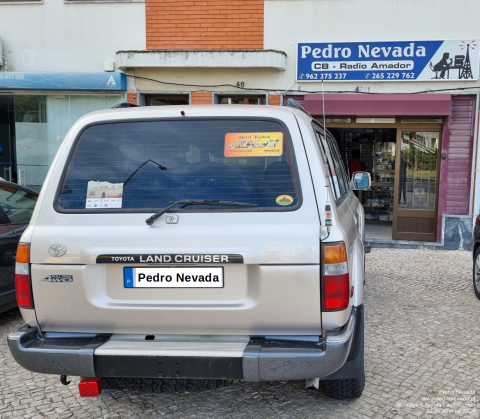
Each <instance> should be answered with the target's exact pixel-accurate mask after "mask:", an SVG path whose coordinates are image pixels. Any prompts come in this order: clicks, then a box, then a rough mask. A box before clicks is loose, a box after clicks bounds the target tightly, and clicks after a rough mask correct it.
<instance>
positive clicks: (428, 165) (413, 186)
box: [398, 131, 440, 211]
mask: <svg viewBox="0 0 480 419" xmlns="http://www.w3.org/2000/svg"><path fill="white" fill-rule="evenodd" d="M439 145H440V132H419V131H417V132H415V131H402V142H401V151H400V166H399V170H400V182H399V184H400V190H399V193H398V208H400V209H409V210H424V211H432V210H435V207H436V202H437V199H436V198H437V183H438V170H437V169H438V167H437V165H438V153H439Z"/></svg>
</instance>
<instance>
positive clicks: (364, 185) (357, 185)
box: [351, 172, 372, 191]
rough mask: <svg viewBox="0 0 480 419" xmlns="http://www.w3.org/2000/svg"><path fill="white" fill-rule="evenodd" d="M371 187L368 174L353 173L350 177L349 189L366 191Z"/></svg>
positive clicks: (370, 179)
mask: <svg viewBox="0 0 480 419" xmlns="http://www.w3.org/2000/svg"><path fill="white" fill-rule="evenodd" d="M370 186H372V178H371V177H370V173H368V172H354V173H353V176H352V185H351V189H353V190H356V191H358V190H360V189H368V188H370Z"/></svg>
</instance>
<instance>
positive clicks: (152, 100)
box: [145, 95, 190, 106]
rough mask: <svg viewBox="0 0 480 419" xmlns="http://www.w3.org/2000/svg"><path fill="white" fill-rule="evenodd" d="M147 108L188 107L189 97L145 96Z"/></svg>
mask: <svg viewBox="0 0 480 419" xmlns="http://www.w3.org/2000/svg"><path fill="white" fill-rule="evenodd" d="M145 104H146V105H147V106H168V105H189V104H190V97H189V95H146V96H145Z"/></svg>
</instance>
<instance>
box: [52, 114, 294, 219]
mask: <svg viewBox="0 0 480 419" xmlns="http://www.w3.org/2000/svg"><path fill="white" fill-rule="evenodd" d="M184 199H187V200H190V199H195V200H197V199H209V200H219V201H236V202H244V203H251V204H256V205H257V206H256V207H226V206H225V207H209V208H208V210H209V211H218V210H221V211H288V210H294V209H297V208H298V207H299V206H300V205H301V189H300V181H299V178H298V172H297V167H296V162H295V156H294V150H293V147H292V143H291V139H290V135H289V133H288V130H287V129H286V127H285V126H284V125H283V124H282V123H280V122H276V121H272V120H257V119H255V120H234V119H232V120H226V119H222V120H219V119H214V120H205V119H202V120H186V119H182V120H162V121H134V122H121V123H108V124H101V125H93V126H90V127H88V128H86V129H85V130H84V132H83V133H82V134H81V135H80V137H79V138H78V140H77V142H76V144H75V147H74V150H73V152H72V153H71V157H70V160H69V162H68V165H67V167H66V169H65V173H64V177H63V181H62V184H61V187H60V188H59V193H58V200H57V204H56V209H57V211H60V212H142V211H152V210H158V209H159V208H164V207H166V206H168V205H170V203H171V202H173V201H177V200H184ZM199 208H200V209H201V208H202V206H194V207H191V206H190V207H186V208H185V209H184V211H196V210H198V209H199ZM205 208H206V207H205ZM178 210H180V211H182V209H181V208H179V209H178ZM176 211H177V209H176Z"/></svg>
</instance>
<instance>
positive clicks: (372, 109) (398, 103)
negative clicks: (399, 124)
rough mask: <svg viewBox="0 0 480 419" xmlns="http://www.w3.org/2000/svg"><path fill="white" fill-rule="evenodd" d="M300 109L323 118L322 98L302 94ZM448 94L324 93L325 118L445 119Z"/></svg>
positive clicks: (320, 96)
mask: <svg viewBox="0 0 480 419" xmlns="http://www.w3.org/2000/svg"><path fill="white" fill-rule="evenodd" d="M303 106H304V108H305V109H306V110H307V111H308V112H310V113H311V114H312V115H314V116H316V115H323V104H322V95H321V94H318V93H315V94H306V95H305V100H304V102H303ZM451 107H452V104H451V96H450V95H449V94H433V93H432V94H328V93H326V94H325V115H327V116H340V115H342V116H427V115H428V116H447V115H450V112H451Z"/></svg>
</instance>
